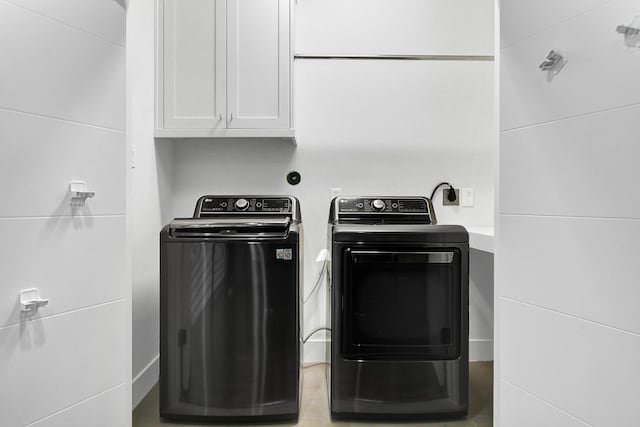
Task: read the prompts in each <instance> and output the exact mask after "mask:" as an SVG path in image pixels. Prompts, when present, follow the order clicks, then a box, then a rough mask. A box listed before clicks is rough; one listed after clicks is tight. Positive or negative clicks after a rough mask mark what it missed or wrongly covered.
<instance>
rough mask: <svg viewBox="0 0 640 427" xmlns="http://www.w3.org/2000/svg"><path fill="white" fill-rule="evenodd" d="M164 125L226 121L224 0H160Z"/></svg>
mask: <svg viewBox="0 0 640 427" xmlns="http://www.w3.org/2000/svg"><path fill="white" fill-rule="evenodd" d="M162 4H163V6H164V7H163V9H162V11H161V12H162V13H164V16H162V17H161V19H162V20H161V21H160V22H161V23H162V28H163V30H164V31H161V38H160V40H161V42H162V45H161V46H162V47H161V49H162V54H163V59H162V61H161V63H160V64H161V68H162V71H163V76H162V79H161V80H160V81H161V82H163V88H162V92H163V96H162V98H161V99H162V100H163V105H162V106H161V110H162V111H161V113H160V116H161V117H163V118H164V124H160V127H164V128H224V127H225V125H226V121H225V119H224V118H225V116H226V111H225V107H226V92H225V84H226V82H225V74H226V34H225V33H226V10H225V9H226V0H213V1H212V0H163V3H162Z"/></svg>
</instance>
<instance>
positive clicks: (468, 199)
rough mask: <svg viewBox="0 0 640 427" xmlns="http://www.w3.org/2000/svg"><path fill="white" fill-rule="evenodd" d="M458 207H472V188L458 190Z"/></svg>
mask: <svg viewBox="0 0 640 427" xmlns="http://www.w3.org/2000/svg"><path fill="white" fill-rule="evenodd" d="M459 195H460V206H466V207H472V206H473V188H469V187H467V188H460V193H459Z"/></svg>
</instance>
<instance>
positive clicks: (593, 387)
mask: <svg viewBox="0 0 640 427" xmlns="http://www.w3.org/2000/svg"><path fill="white" fill-rule="evenodd" d="M636 15H640V5H639V4H638V2H637V1H634V0H613V1H604V0H591V1H579V2H578V1H570V0H562V1H556V2H553V3H551V2H549V3H545V2H542V3H541V2H531V1H526V0H510V1H503V2H502V4H501V26H502V49H501V59H500V60H501V71H500V72H501V92H502V94H501V101H500V107H501V111H502V115H501V141H500V161H499V170H500V182H499V196H498V198H499V216H498V224H497V226H498V244H497V252H496V308H497V325H498V329H497V336H496V339H497V353H498V354H497V359H496V360H497V362H496V374H495V375H496V387H497V396H496V405H497V408H496V416H497V421H498V425H500V426H506V427H510V426H519V427H528V426H532V427H533V426H541V425H553V426H587V425H598V426H605V425H606V426H613V425H615V426H630V425H635V424H637V421H636V420H637V415H636V409H635V408H636V406H637V395H638V393H637V390H636V388H637V387H636V384H638V382H639V381H640V368H638V366H637V355H638V354H640V314H639V312H638V310H637V307H636V302H637V301H638V299H639V298H640V288H639V287H638V286H637V285H638V277H640V264H639V263H638V244H637V242H638V239H639V238H640V221H639V220H640V198H639V197H638V192H637V183H638V182H640V169H638V167H637V163H638V158H640V144H639V142H640V140H639V136H638V121H639V120H640V85H639V84H637V79H638V75H640V52H639V51H638V49H628V48H626V47H625V46H624V43H623V41H624V40H623V36H622V35H620V34H617V33H616V27H617V26H618V25H629V23H630V22H631V21H632V20H633V19H634V17H635V16H636ZM551 49H555V50H557V51H559V52H561V53H563V54H564V55H566V58H567V59H568V63H567V64H566V66H565V67H564V69H563V70H562V71H561V72H560V73H559V74H557V75H555V76H553V75H547V74H546V73H543V72H541V71H540V69H539V68H538V65H539V64H540V63H541V62H542V61H543V59H544V58H545V56H546V55H547V53H548V52H549V51H550V50H551Z"/></svg>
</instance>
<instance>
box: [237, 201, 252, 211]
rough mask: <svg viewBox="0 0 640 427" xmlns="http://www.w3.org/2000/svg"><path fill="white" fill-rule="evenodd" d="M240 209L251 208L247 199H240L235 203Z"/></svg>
mask: <svg viewBox="0 0 640 427" xmlns="http://www.w3.org/2000/svg"><path fill="white" fill-rule="evenodd" d="M234 206H235V207H236V209H238V210H239V211H246V210H247V209H248V208H249V202H248V201H247V199H238V200H236V203H235V205H234Z"/></svg>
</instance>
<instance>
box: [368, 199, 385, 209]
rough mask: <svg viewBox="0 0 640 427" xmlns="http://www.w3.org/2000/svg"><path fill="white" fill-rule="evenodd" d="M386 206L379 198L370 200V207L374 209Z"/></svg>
mask: <svg viewBox="0 0 640 427" xmlns="http://www.w3.org/2000/svg"><path fill="white" fill-rule="evenodd" d="M386 206H387V205H385V203H384V202H383V201H382V200H380V199H376V200H374V201H373V202H371V209H373V210H374V211H382V210H384V208H385V207H386Z"/></svg>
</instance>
